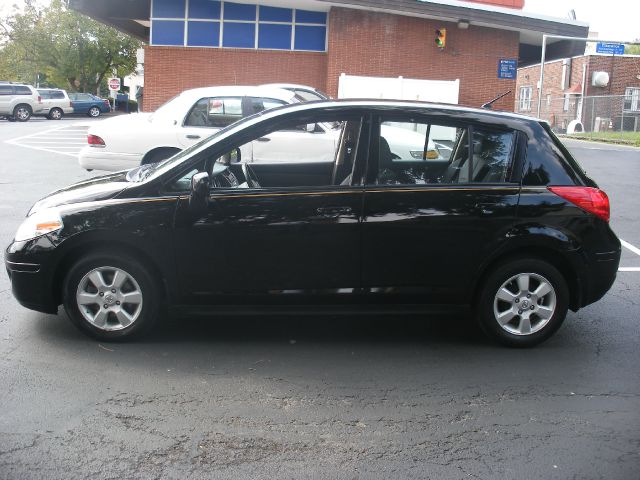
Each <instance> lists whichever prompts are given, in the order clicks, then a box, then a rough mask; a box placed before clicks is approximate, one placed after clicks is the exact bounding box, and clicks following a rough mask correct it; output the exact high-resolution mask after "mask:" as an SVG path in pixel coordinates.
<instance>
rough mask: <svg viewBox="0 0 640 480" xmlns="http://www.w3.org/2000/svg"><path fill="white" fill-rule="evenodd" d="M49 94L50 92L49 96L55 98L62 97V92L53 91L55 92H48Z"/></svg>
mask: <svg viewBox="0 0 640 480" xmlns="http://www.w3.org/2000/svg"><path fill="white" fill-rule="evenodd" d="M50 94H51V98H55V99H61V98H64V92H60V91H55V92H50Z"/></svg>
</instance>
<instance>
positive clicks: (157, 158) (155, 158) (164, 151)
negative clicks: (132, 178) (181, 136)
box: [140, 148, 180, 165]
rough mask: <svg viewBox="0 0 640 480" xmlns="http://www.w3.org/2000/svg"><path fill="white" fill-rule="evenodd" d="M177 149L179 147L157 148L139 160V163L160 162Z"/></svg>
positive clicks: (172, 154) (176, 151)
mask: <svg viewBox="0 0 640 480" xmlns="http://www.w3.org/2000/svg"><path fill="white" fill-rule="evenodd" d="M179 151H180V149H179V148H159V149H157V150H154V151H153V152H151V153H148V154H147V155H145V156H144V158H143V159H142V161H141V162H140V165H147V164H149V163H157V162H161V161H162V160H166V159H167V158H169V157H173V156H174V155H175V154H176V153H178V152H179Z"/></svg>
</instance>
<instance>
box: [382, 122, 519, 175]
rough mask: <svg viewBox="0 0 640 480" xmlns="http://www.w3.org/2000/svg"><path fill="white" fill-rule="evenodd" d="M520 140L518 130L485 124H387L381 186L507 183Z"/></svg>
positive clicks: (383, 124) (383, 141) (384, 132)
mask: <svg viewBox="0 0 640 480" xmlns="http://www.w3.org/2000/svg"><path fill="white" fill-rule="evenodd" d="M470 135H472V140H471V142H470V141H469V138H470ZM515 138H516V136H515V132H513V131H498V130H495V131H494V130H491V129H489V128H486V127H482V126H474V127H471V128H470V127H466V126H458V127H454V126H449V125H444V124H439V123H435V122H434V123H428V122H427V121H418V120H413V119H409V120H408V121H397V120H395V119H394V121H382V122H381V124H380V139H379V154H378V172H377V179H376V183H377V184H378V185H415V184H430V183H504V182H506V181H508V180H509V179H510V177H511V168H512V158H513V150H514V144H515ZM470 146H472V149H473V150H472V154H471V155H470V154H469V148H470Z"/></svg>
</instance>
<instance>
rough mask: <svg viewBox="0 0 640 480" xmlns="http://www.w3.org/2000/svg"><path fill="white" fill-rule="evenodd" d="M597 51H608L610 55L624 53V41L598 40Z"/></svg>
mask: <svg viewBox="0 0 640 480" xmlns="http://www.w3.org/2000/svg"><path fill="white" fill-rule="evenodd" d="M596 53H608V54H609V55H624V44H623V43H607V42H598V43H597V44H596Z"/></svg>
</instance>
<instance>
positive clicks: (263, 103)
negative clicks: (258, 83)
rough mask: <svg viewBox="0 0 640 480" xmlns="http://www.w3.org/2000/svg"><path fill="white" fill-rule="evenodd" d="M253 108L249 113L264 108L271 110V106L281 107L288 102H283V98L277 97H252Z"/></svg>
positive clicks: (260, 110)
mask: <svg viewBox="0 0 640 480" xmlns="http://www.w3.org/2000/svg"><path fill="white" fill-rule="evenodd" d="M250 102H251V107H250V108H251V110H250V112H249V114H254V113H258V112H262V111H263V110H269V109H270V108H275V107H280V106H282V105H286V104H287V102H283V101H282V100H276V99H275V98H257V97H251V98H250Z"/></svg>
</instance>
